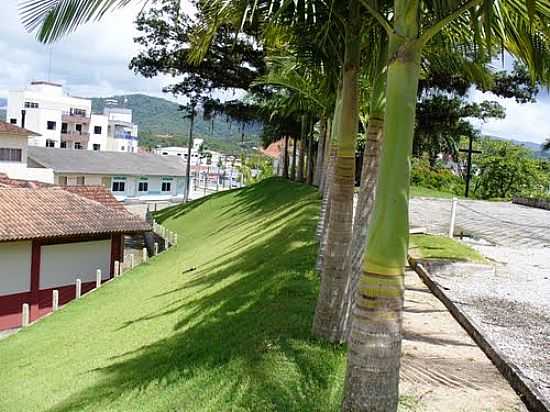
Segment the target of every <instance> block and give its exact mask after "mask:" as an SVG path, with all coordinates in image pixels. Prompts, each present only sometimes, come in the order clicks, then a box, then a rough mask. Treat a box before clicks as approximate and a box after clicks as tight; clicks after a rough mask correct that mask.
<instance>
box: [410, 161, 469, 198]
mask: <svg viewBox="0 0 550 412" xmlns="http://www.w3.org/2000/svg"><path fill="white" fill-rule="evenodd" d="M411 166H412V167H411V185H413V186H421V187H425V188H428V189H434V190H439V191H441V192H449V193H454V194H456V195H462V194H463V193H464V180H462V178H461V177H460V176H457V175H455V174H453V172H452V171H450V170H449V169H445V168H442V167H436V168H434V167H431V166H430V164H429V162H428V160H426V159H423V158H413V161H412V165H411Z"/></svg>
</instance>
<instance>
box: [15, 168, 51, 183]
mask: <svg viewBox="0 0 550 412" xmlns="http://www.w3.org/2000/svg"><path fill="white" fill-rule="evenodd" d="M7 175H8V177H9V178H11V179H22V180H37V181H39V182H44V183H54V180H55V179H54V173H53V169H48V168H42V167H28V168H12V169H10V170H8V171H7Z"/></svg>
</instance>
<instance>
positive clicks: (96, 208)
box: [0, 187, 151, 242]
mask: <svg viewBox="0 0 550 412" xmlns="http://www.w3.org/2000/svg"><path fill="white" fill-rule="evenodd" d="M149 230H151V225H149V224H148V223H146V222H145V221H144V220H143V219H141V218H139V217H137V216H134V215H132V214H130V213H129V212H123V211H121V210H115V209H113V208H112V207H108V206H105V205H103V204H101V203H98V202H96V201H93V200H90V199H87V198H85V197H82V196H79V195H77V194H75V193H71V192H69V191H66V190H63V189H61V188H56V187H53V188H43V189H20V188H19V189H0V242H5V241H11V240H24V239H36V238H55V237H65V236H73V235H86V234H107V233H136V232H144V231H149Z"/></svg>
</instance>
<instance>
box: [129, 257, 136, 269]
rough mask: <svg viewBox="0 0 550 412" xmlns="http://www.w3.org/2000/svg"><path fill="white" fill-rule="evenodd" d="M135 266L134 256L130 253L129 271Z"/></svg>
mask: <svg viewBox="0 0 550 412" xmlns="http://www.w3.org/2000/svg"><path fill="white" fill-rule="evenodd" d="M135 266H136V258H135V256H134V254H133V253H132V254H131V255H130V269H133V268H134V267H135Z"/></svg>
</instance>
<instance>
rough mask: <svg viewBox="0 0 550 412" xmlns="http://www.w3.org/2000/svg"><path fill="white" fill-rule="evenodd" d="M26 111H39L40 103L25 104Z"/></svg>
mask: <svg viewBox="0 0 550 412" xmlns="http://www.w3.org/2000/svg"><path fill="white" fill-rule="evenodd" d="M25 109H38V103H35V102H25Z"/></svg>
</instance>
